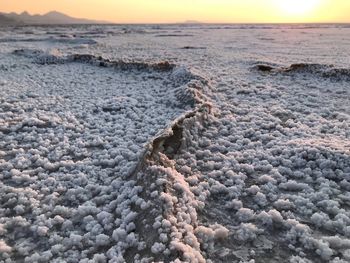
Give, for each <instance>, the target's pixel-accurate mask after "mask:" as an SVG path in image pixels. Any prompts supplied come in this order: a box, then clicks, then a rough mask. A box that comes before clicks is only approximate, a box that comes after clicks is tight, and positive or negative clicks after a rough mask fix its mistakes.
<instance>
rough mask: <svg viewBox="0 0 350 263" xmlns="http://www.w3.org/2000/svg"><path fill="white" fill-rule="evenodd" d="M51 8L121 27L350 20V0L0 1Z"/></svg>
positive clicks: (8, 7)
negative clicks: (148, 24) (200, 23)
mask: <svg viewBox="0 0 350 263" xmlns="http://www.w3.org/2000/svg"><path fill="white" fill-rule="evenodd" d="M52 10H56V11H60V12H63V13H66V14H68V15H71V16H74V17H81V18H90V19H98V20H107V21H110V22H116V23H174V22H175V23H176V22H183V21H186V20H198V21H201V22H208V23H215V22H219V23H288V22H296V23H298V22H325V23H326V22H339V23H346V22H350V0H0V11H1V12H23V11H28V12H30V13H31V14H37V13H38V14H43V13H46V12H48V11H52Z"/></svg>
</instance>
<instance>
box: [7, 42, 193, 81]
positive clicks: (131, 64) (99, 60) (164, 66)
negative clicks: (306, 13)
mask: <svg viewBox="0 0 350 263" xmlns="http://www.w3.org/2000/svg"><path fill="white" fill-rule="evenodd" d="M13 54H14V55H19V56H24V57H27V58H32V59H33V63H37V64H41V65H50V64H66V63H72V62H79V63H87V64H91V65H95V66H100V67H106V68H116V69H119V70H150V71H158V72H169V71H171V70H173V69H175V67H176V65H175V64H171V63H169V62H168V61H161V62H158V63H147V62H136V61H123V60H116V61H113V60H109V59H106V58H103V57H102V56H95V55H90V54H73V55H66V56H64V55H61V54H60V53H59V52H58V51H57V50H53V51H51V52H49V53H47V52H43V51H42V50H33V49H17V50H14V51H13ZM189 75H191V74H189ZM192 76H193V75H191V77H192Z"/></svg>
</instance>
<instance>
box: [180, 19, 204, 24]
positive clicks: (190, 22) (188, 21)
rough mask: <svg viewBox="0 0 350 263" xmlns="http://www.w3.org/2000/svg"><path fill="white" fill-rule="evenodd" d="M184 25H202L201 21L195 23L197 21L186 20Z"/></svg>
mask: <svg viewBox="0 0 350 263" xmlns="http://www.w3.org/2000/svg"><path fill="white" fill-rule="evenodd" d="M183 23H184V24H202V22H201V21H197V20H186V21H185V22H183Z"/></svg>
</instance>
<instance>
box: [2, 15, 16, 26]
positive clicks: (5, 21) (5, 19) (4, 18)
mask: <svg viewBox="0 0 350 263" xmlns="http://www.w3.org/2000/svg"><path fill="white" fill-rule="evenodd" d="M13 23H16V21H15V20H13V19H11V18H9V17H7V16H5V15H2V14H0V25H10V24H13Z"/></svg>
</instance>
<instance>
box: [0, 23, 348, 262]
mask: <svg viewBox="0 0 350 263" xmlns="http://www.w3.org/2000/svg"><path fill="white" fill-rule="evenodd" d="M349 31H350V28H349V27H347V26H346V25H159V26H156V25H143V26H142V25H134V26H127V25H125V26H93V25H90V26H69V27H63V26H62V27H59V26H57V27H55V26H52V27H17V28H6V27H4V28H1V30H0V43H1V45H0V124H1V125H0V170H1V175H0V176H1V182H0V190H1V192H0V200H1V202H0V260H1V262H293V263H294V262H295V263H296V262H334V263H335V262H339V263H340V262H349V260H350V208H349V201H350V194H349V193H350V129H349V125H350V124H349V123H350V122H349V120H350V103H349V99H350V90H349V81H350V63H349V61H350V45H349V44H350V37H349Z"/></svg>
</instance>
